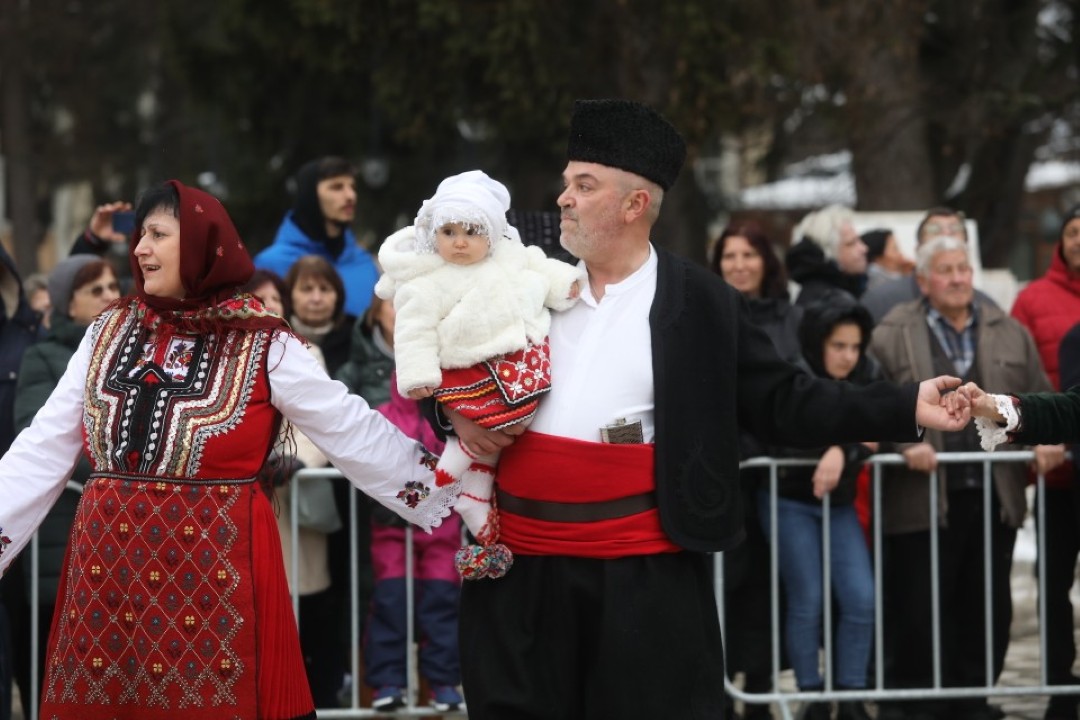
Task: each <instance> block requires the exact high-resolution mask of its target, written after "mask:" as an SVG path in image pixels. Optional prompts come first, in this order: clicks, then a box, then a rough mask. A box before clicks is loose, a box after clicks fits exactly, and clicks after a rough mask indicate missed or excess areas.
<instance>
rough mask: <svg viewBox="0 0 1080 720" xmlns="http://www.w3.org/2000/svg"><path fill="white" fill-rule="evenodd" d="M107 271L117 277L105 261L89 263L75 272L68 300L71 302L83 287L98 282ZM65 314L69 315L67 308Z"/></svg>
mask: <svg viewBox="0 0 1080 720" xmlns="http://www.w3.org/2000/svg"><path fill="white" fill-rule="evenodd" d="M106 270H110V271H112V273H113V277H115V276H116V271H115V270H113V267H112V265H110V264H109V263H108V262H107V261H105V260H94V261H93V262H88V263H86V264H85V265H83V266H82V267H81V268H79V269H78V270H76V271H75V274H74V275H73V276H72V277H71V293H70V295H69V296H68V300H69V301H70V300H71V296H73V295H75V291H76V290H78V289H79V288H81V287H82V286H83V285H89V284H90V283H92V282H94V281H95V280H97V279H98V278H99V277H101V276H102V275H104V274H105V271H106ZM64 312H65V313H67V308H64Z"/></svg>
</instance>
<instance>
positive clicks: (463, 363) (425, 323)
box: [375, 170, 586, 576]
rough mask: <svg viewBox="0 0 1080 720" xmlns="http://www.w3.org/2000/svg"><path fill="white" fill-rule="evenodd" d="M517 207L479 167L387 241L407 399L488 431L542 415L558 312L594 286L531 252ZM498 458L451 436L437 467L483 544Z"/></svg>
mask: <svg viewBox="0 0 1080 720" xmlns="http://www.w3.org/2000/svg"><path fill="white" fill-rule="evenodd" d="M509 208H510V193H509V192H508V191H507V189H506V187H505V186H504V185H503V184H502V183H499V182H497V181H495V180H493V179H491V178H490V177H488V176H487V175H486V174H484V173H483V172H481V171H479V170H471V171H469V172H465V173H462V174H460V175H454V176H452V177H449V178H446V179H445V180H443V181H442V182H441V183H439V187H438V189H437V190H436V191H435V195H434V196H433V197H432V198H430V199H429V200H426V201H424V204H423V206H422V207H421V208H420V212H419V213H418V214H417V216H416V220H415V222H414V224H413V225H411V226H409V227H406V228H403V229H401V230H399V231H397V232H396V233H394V234H393V235H391V236H390V237H389V238H387V239H386V242H384V243H383V246H382V248H381V249H380V250H379V262H380V263H381V264H382V267H383V272H384V274H383V276H382V277H381V278H380V279H379V282H378V284H377V285H376V286H375V292H376V294H377V295H379V297H381V298H383V299H386V300H390V299H392V300H393V302H394V308H395V310H396V311H397V320H396V324H395V328H394V359H395V364H396V367H397V382H398V390H399V392H401V394H402V395H406V396H408V397H411V398H414V399H419V398H423V397H430V396H431V395H434V396H435V399H436V400H437V401H438V402H440V403H442V404H443V405H445V406H446V407H448V408H450V409H453V410H454V411H456V412H459V413H461V414H462V415H464V416H465V417H467V418H469V419H470V420H472V421H474V422H476V423H478V424H480V425H482V426H483V427H486V428H488V429H500V428H505V427H507V426H509V425H513V424H516V423H527V422H528V421H529V420H530V419H531V418H532V416H533V414H534V413H535V412H536V407H537V404H538V402H539V398H540V396H541V395H542V394H543V393H545V392H546V391H547V390H548V388H549V387H550V385H551V373H550V367H549V365H548V352H547V333H548V328H549V327H550V324H551V315H550V313H549V309H551V310H565V309H567V308H569V307H570V306H572V305H573V304H574V302H576V300H577V297H578V293H579V288H580V286H581V283H582V282H584V280H585V278H586V275H585V271H584V269H583V268H581V267H579V266H573V265H569V264H567V263H564V262H561V261H559V260H554V259H550V258H548V257H546V256H545V255H544V253H543V251H542V250H540V249H539V248H536V247H526V246H525V245H523V244H522V242H521V238H520V237H519V235H518V232H517V230H516V229H515V228H514V227H512V226H510V225H508V224H507V222H506V211H507V210H508V209H509ZM497 461H498V455H497V454H492V455H484V456H476V455H473V454H472V453H470V452H469V451H468V449H467V448H465V447H464V445H463V444H462V443H461V442H459V441H458V440H457V439H456V438H449V439H448V441H447V444H446V450H445V451H444V452H443V456H442V458H441V460H440V461H439V466H438V468H437V470H436V482H437V483H438V484H440V485H446V484H451V483H460V485H461V494H460V496H459V500H458V503H457V505H456V506H455V509H456V510H457V511H458V512H459V513H460V514H461V516H462V519H463V520H464V522H465V525H466V526H467V527H468V528H469V531H470V532H472V534H473V535H474V536H475V537H476V538H477V541H478V542H480V544H481V545H484V546H491V545H493V544H494V543H495V541H496V540H497V539H498V523H497V517H496V516H495V514H494V513H493V512H492V507H491V495H492V488H493V486H494V473H495V466H496V463H497ZM507 552H508V551H507ZM502 571H503V572H505V568H503V570H502ZM489 576H496V575H492V574H489Z"/></svg>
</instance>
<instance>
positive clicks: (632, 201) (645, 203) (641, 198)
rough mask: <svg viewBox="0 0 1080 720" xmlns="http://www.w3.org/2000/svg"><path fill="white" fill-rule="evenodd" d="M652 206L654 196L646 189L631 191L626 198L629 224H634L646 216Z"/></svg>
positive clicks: (625, 213)
mask: <svg viewBox="0 0 1080 720" xmlns="http://www.w3.org/2000/svg"><path fill="white" fill-rule="evenodd" d="M651 205H652V195H651V194H650V193H649V191H648V190H646V189H645V188H638V189H636V190H631V191H630V194H629V195H627V197H626V205H625V208H626V209H625V211H624V215H625V218H626V222H627V223H632V222H634V221H635V220H637V219H638V218H639V217H641V216H642V215H644V214H645V213H646V212H647V211H648V209H649V207H650V206H651Z"/></svg>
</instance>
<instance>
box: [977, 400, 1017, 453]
mask: <svg viewBox="0 0 1080 720" xmlns="http://www.w3.org/2000/svg"><path fill="white" fill-rule="evenodd" d="M990 397H992V398H993V399H994V404H995V405H996V406H997V411H998V412H999V413H1001V415H1002V417H1004V418H1005V424H1004V425H999V424H998V423H996V422H994V421H993V420H990V419H989V418H981V417H979V418H975V427H976V429H978V431H979V444H980V445H982V449H983V450H985V451H986V452H991V451H992V450H993V449H994V448H996V447H997V446H998V445H1001V444H1003V443H1007V442H1010V440H1011V438H1010V435H1011V434H1012V433H1014V432H1016V430H1017V429H1018V428H1019V427H1020V410H1019V409H1018V408H1017V407H1016V399H1015V398H1013V397H1012V396H1010V395H991V396H990Z"/></svg>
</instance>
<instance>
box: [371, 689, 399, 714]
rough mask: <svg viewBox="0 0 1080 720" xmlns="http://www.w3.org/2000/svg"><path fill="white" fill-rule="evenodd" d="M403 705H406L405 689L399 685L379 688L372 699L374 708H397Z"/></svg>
mask: <svg viewBox="0 0 1080 720" xmlns="http://www.w3.org/2000/svg"><path fill="white" fill-rule="evenodd" d="M402 707H405V690H404V688H400V687H398V686H397V685H386V686H384V687H381V688H379V689H378V690H376V691H375V696H374V697H373V698H372V699H371V708H372V709H373V710H397V709H398V708H402Z"/></svg>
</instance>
